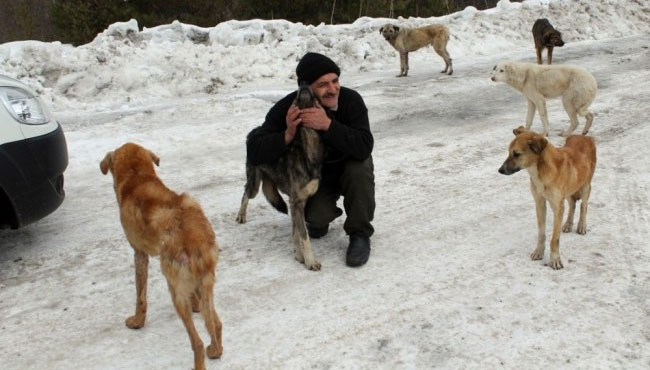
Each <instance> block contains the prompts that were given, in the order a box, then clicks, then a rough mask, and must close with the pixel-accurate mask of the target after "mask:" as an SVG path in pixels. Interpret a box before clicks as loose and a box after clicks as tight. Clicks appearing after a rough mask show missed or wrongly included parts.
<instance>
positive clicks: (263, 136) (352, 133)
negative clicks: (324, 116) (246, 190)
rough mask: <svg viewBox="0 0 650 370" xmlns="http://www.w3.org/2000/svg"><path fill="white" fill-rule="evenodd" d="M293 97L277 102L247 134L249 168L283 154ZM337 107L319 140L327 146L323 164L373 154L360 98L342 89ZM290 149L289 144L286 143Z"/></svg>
mask: <svg viewBox="0 0 650 370" xmlns="http://www.w3.org/2000/svg"><path fill="white" fill-rule="evenodd" d="M295 97H296V92H295V91H294V92H292V93H291V94H289V95H287V96H285V97H284V98H282V100H280V101H279V102H277V103H276V104H275V105H274V106H273V107H272V108H271V110H269V113H268V114H267V115H266V119H265V120H264V123H263V124H262V126H259V127H257V128H255V129H254V130H253V131H251V132H250V134H248V139H247V141H246V150H247V161H248V163H250V164H252V165H259V164H266V163H272V162H274V161H275V160H277V159H278V158H279V157H280V156H281V155H282V154H283V153H284V152H285V151H286V150H287V145H285V144H284V131H285V130H286V129H287V123H286V117H287V111H288V110H289V107H290V106H291V104H292V102H293V100H294V99H295ZM338 103H339V105H338V108H337V110H336V111H328V116H329V117H330V119H332V124H331V125H330V128H329V130H328V131H325V132H323V133H322V135H321V138H322V139H323V142H324V143H325V145H326V146H327V157H326V158H325V163H326V164H327V163H333V162H339V161H341V160H344V159H348V158H352V159H355V160H359V161H362V160H365V159H366V158H368V157H369V156H370V153H372V146H373V143H374V140H373V137H372V133H371V132H370V123H369V122H368V109H367V108H366V105H365V104H364V102H363V99H362V98H361V95H359V93H357V92H356V91H354V90H352V89H348V88H345V87H342V86H341V90H340V93H339V102H338ZM289 145H291V143H289Z"/></svg>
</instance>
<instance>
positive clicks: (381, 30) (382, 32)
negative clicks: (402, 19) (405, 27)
mask: <svg viewBox="0 0 650 370" xmlns="http://www.w3.org/2000/svg"><path fill="white" fill-rule="evenodd" d="M384 27H386V26H381V27H379V34H384Z"/></svg>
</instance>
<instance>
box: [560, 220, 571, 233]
mask: <svg viewBox="0 0 650 370" xmlns="http://www.w3.org/2000/svg"><path fill="white" fill-rule="evenodd" d="M571 229H573V223H570V222H566V223H565V224H564V226H562V232H563V233H570V232H571Z"/></svg>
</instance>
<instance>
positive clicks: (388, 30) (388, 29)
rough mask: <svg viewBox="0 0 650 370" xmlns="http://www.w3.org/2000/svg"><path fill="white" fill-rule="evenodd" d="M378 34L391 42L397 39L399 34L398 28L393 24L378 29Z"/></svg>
mask: <svg viewBox="0 0 650 370" xmlns="http://www.w3.org/2000/svg"><path fill="white" fill-rule="evenodd" d="M379 33H380V34H381V35H382V36H384V38H385V39H386V40H392V39H394V38H395V37H397V34H398V33H399V27H397V26H395V25H393V24H385V25H383V26H381V28H380V29H379Z"/></svg>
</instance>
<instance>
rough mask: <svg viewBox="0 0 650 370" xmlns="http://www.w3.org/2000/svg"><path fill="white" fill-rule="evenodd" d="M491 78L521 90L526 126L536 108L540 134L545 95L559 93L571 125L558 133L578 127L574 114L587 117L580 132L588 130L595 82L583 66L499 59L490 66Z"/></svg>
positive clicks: (566, 134)
mask: <svg viewBox="0 0 650 370" xmlns="http://www.w3.org/2000/svg"><path fill="white" fill-rule="evenodd" d="M492 81H495V82H505V83H507V84H508V85H510V86H512V87H513V88H515V89H516V90H517V91H519V92H521V93H522V94H524V96H525V97H526V99H527V100H528V114H527V115H526V129H530V126H531V125H532V123H533V117H534V116H535V109H537V110H538V111H539V116H540V118H541V119H542V124H543V125H544V132H543V133H542V134H543V135H544V136H548V115H547V113H546V98H557V97H559V96H561V97H562V104H563V105H564V110H566V112H567V113H568V114H569V119H570V120H571V126H569V129H568V130H566V131H563V132H562V135H563V136H568V135H570V134H571V133H572V132H573V131H574V130H575V129H576V128H577V127H578V123H579V122H578V116H577V115H578V114H579V115H581V116H583V117H586V118H587V122H586V123H585V128H584V130H582V134H583V135H586V134H587V132H589V128H590V127H591V123H592V122H593V120H594V115H593V114H592V113H591V112H589V111H588V110H587V108H589V105H590V104H591V102H592V101H593V100H594V97H595V96H596V89H597V88H598V86H597V84H596V79H595V78H594V76H593V75H592V74H591V73H589V72H587V71H586V70H584V69H582V68H578V67H572V66H563V65H546V66H544V65H537V64H533V63H522V62H501V63H499V64H497V65H496V66H495V67H494V69H493V72H492Z"/></svg>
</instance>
